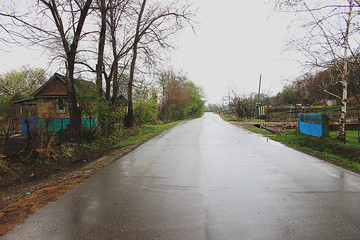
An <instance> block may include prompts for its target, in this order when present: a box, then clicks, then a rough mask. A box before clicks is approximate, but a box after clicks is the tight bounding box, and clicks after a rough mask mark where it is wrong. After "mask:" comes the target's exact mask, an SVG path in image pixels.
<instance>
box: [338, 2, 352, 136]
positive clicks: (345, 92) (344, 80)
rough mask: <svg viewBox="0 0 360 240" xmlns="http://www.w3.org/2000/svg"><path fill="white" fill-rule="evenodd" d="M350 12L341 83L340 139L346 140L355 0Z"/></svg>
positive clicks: (345, 37) (345, 36)
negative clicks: (351, 31)
mask: <svg viewBox="0 0 360 240" xmlns="http://www.w3.org/2000/svg"><path fill="white" fill-rule="evenodd" d="M349 4H350V6H349V13H348V19H347V22H346V32H345V35H344V66H343V72H342V74H341V85H342V97H341V114H340V119H339V124H340V130H339V136H338V139H339V140H341V141H343V142H345V141H346V110H347V96H348V79H349V70H348V63H347V60H348V59H347V58H348V49H349V46H348V45H349V30H350V24H351V18H352V10H353V7H354V0H351V1H349Z"/></svg>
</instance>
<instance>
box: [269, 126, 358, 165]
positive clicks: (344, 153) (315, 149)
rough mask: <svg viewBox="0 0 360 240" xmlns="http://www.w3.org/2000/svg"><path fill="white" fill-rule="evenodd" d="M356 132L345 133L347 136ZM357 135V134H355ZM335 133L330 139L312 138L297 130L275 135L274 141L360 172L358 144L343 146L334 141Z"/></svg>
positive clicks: (351, 143)
mask: <svg viewBox="0 0 360 240" xmlns="http://www.w3.org/2000/svg"><path fill="white" fill-rule="evenodd" d="M354 132H356V131H347V135H348V136H352V135H354V134H355V133H354ZM356 134H357V132H356ZM335 136H337V135H336V132H330V137H321V138H318V137H312V136H307V135H305V134H302V133H300V132H299V131H298V130H297V131H294V132H289V133H285V134H283V135H276V136H274V137H272V138H273V139H274V140H276V141H279V142H282V143H284V144H286V145H289V146H291V147H294V148H296V149H299V150H303V151H305V152H309V153H314V154H316V155H317V156H320V157H323V158H326V159H327V160H331V161H332V162H335V163H336V164H337V165H341V166H346V167H349V168H352V169H354V170H356V171H358V172H360V143H358V142H357V144H356V143H355V141H348V142H346V143H345V144H344V143H343V142H340V141H338V140H336V139H335V138H336V137H335Z"/></svg>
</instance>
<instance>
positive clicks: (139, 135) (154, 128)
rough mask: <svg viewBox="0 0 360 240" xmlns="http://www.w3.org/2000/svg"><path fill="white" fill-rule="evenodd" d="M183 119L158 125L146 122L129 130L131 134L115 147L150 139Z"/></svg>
mask: <svg viewBox="0 0 360 240" xmlns="http://www.w3.org/2000/svg"><path fill="white" fill-rule="evenodd" d="M179 122H181V121H176V122H171V123H166V124H158V125H152V124H145V125H142V126H140V127H135V128H134V129H132V130H131V131H129V134H128V135H127V136H125V137H124V139H123V140H121V141H120V142H118V143H117V144H115V147H116V148H118V147H126V146H128V145H130V144H134V143H138V142H142V141H146V140H149V139H151V138H153V137H154V136H156V135H157V134H159V133H160V132H161V131H163V130H164V129H165V128H167V127H170V126H172V125H174V124H177V123H179Z"/></svg>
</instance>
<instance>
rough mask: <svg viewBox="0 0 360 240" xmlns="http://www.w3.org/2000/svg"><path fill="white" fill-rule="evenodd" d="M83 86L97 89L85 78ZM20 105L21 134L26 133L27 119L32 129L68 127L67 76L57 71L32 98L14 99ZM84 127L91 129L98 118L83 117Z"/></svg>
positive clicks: (52, 130)
mask: <svg viewBox="0 0 360 240" xmlns="http://www.w3.org/2000/svg"><path fill="white" fill-rule="evenodd" d="M76 81H81V82H82V84H81V85H82V86H84V85H85V84H84V83H86V85H88V86H90V85H91V87H89V88H88V90H89V91H91V90H92V89H95V87H94V86H95V84H94V83H92V82H88V81H84V80H76ZM14 103H17V104H19V105H20V115H21V117H20V122H21V134H22V135H26V130H27V127H26V123H25V120H26V121H29V124H30V128H31V129H39V130H43V131H49V132H57V131H59V130H60V129H66V126H67V125H68V124H69V123H70V113H69V104H68V96H67V88H66V77H65V76H62V75H60V74H58V73H55V74H54V75H53V76H52V77H51V78H50V79H49V80H48V81H47V82H46V83H44V85H42V86H41V87H40V88H38V89H37V90H36V91H35V92H34V93H33V94H32V95H31V98H30V99H25V100H19V101H14ZM82 121H83V127H86V128H88V129H91V128H93V127H94V126H95V124H96V119H95V118H93V119H89V118H86V117H85V118H82Z"/></svg>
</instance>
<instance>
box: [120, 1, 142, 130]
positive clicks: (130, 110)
mask: <svg viewBox="0 0 360 240" xmlns="http://www.w3.org/2000/svg"><path fill="white" fill-rule="evenodd" d="M145 5H146V0H143V2H142V5H141V9H140V13H139V16H138V21H137V25H136V33H135V39H134V45H133V56H132V60H131V66H130V77H129V83H128V91H127V93H128V112H127V115H126V117H125V119H124V125H125V126H126V127H132V125H133V123H134V113H133V102H132V89H133V82H134V73H135V65H136V58H137V50H138V49H137V47H138V43H139V41H140V25H141V19H142V15H143V13H144V9H145Z"/></svg>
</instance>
